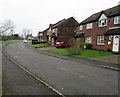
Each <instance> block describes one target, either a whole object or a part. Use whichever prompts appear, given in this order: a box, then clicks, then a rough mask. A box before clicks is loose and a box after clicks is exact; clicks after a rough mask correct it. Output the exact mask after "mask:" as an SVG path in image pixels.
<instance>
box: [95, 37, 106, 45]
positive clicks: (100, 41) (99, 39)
mask: <svg viewBox="0 0 120 97" xmlns="http://www.w3.org/2000/svg"><path fill="white" fill-rule="evenodd" d="M97 44H98V45H104V44H105V43H104V36H98V38H97Z"/></svg>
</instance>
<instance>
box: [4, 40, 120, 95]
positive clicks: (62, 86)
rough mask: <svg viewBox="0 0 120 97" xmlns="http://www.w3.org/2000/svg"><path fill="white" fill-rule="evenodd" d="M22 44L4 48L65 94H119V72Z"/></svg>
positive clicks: (12, 56)
mask: <svg viewBox="0 0 120 97" xmlns="http://www.w3.org/2000/svg"><path fill="white" fill-rule="evenodd" d="M25 45H26V44H23V43H21V42H17V43H11V44H9V45H7V46H6V48H5V51H6V53H7V54H8V55H9V56H10V57H11V58H12V59H13V60H15V61H16V62H17V63H19V64H21V65H22V66H23V67H25V68H26V69H28V70H29V71H31V72H32V73H33V74H35V75H37V76H38V77H40V78H42V79H43V80H44V81H46V82H47V83H48V84H50V85H51V86H53V87H54V88H55V89H57V90H59V91H60V92H62V93H63V94H64V95H118V71H114V70H109V69H105V68H99V67H96V66H94V65H90V64H89V65H88V64H87V61H86V64H85V62H83V63H82V62H81V63H78V62H74V61H70V60H65V59H61V58H56V57H52V56H47V55H44V54H40V53H36V52H34V51H33V50H32V49H28V48H26V47H25ZM7 68H9V67H6V69H7ZM11 69H12V68H11ZM21 77H22V75H21ZM24 82H25V81H24V80H23V83H24Z"/></svg>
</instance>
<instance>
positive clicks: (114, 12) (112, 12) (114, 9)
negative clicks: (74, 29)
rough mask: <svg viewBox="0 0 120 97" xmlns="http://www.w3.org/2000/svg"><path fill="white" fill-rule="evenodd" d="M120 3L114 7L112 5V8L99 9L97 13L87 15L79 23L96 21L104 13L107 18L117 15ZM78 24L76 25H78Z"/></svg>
mask: <svg viewBox="0 0 120 97" xmlns="http://www.w3.org/2000/svg"><path fill="white" fill-rule="evenodd" d="M119 10H120V5H117V6H115V7H112V8H109V9H107V10H103V11H100V12H98V13H95V14H93V15H91V16H90V17H88V18H87V19H85V20H84V21H82V22H81V23H80V24H79V25H83V24H86V23H90V22H96V21H98V19H99V17H100V16H101V15H102V14H103V13H104V14H105V15H106V16H107V17H108V18H109V17H114V16H117V15H120V11H119ZM79 25H78V26H79Z"/></svg>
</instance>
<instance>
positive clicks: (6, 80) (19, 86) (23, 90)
mask: <svg viewBox="0 0 120 97" xmlns="http://www.w3.org/2000/svg"><path fill="white" fill-rule="evenodd" d="M2 62H3V64H2V65H3V66H2V69H3V79H2V80H3V87H4V90H3V92H4V93H3V95H11V97H12V95H14V97H15V95H58V94H56V93H55V92H54V91H52V90H51V89H49V88H48V87H46V86H45V85H43V84H42V83H40V82H39V81H38V80H36V79H35V78H33V77H32V76H30V75H29V74H28V73H26V72H25V71H23V70H22V69H21V68H19V67H18V66H17V65H16V64H14V63H13V62H11V61H10V60H9V59H8V58H7V57H6V56H5V55H4V54H2ZM8 97H9V96H8ZM24 97H26V96H24Z"/></svg>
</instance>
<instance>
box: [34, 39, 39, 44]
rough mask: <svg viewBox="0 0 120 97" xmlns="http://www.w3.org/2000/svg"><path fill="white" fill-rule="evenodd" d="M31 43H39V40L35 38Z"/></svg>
mask: <svg viewBox="0 0 120 97" xmlns="http://www.w3.org/2000/svg"><path fill="white" fill-rule="evenodd" d="M32 44H40V42H39V41H38V40H36V39H34V40H32Z"/></svg>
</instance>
